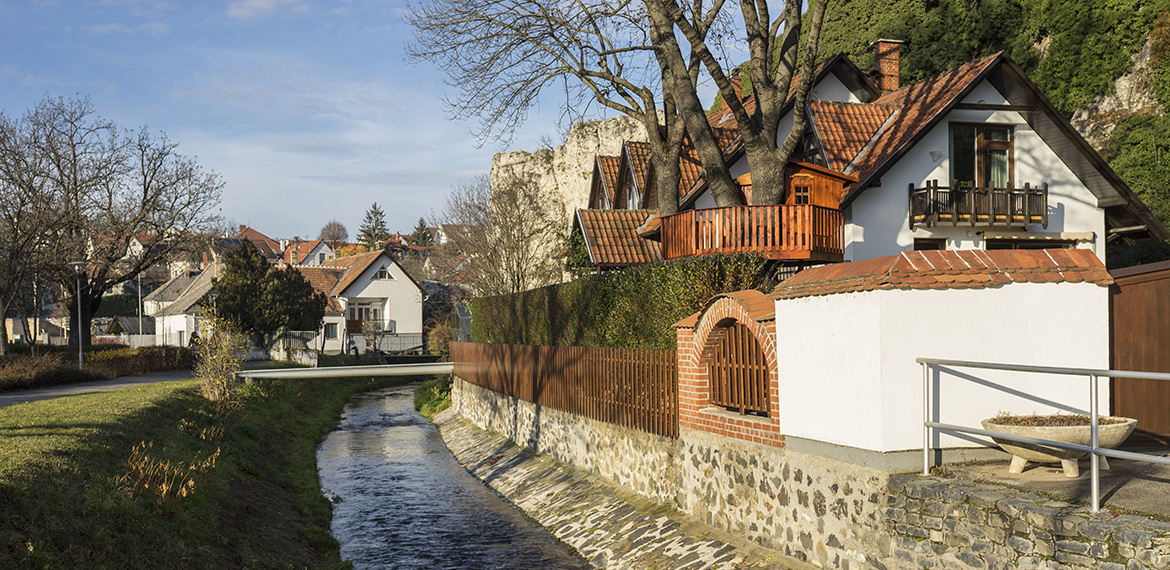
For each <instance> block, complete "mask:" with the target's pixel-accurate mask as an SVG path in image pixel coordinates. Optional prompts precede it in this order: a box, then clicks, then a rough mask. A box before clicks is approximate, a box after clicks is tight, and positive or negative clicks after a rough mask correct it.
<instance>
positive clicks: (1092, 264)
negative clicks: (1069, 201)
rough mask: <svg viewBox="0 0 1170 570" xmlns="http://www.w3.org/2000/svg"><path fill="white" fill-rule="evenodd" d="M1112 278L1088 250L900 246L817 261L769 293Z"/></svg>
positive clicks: (779, 296) (973, 286) (784, 294)
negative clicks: (879, 253) (884, 253)
mask: <svg viewBox="0 0 1170 570" xmlns="http://www.w3.org/2000/svg"><path fill="white" fill-rule="evenodd" d="M1082 281H1083V282H1086V283H1095V284H1097V285H1100V286H1103V287H1105V286H1108V285H1110V284H1111V283H1113V279H1112V278H1111V277H1109V273H1108V272H1107V271H1106V270H1105V265H1104V264H1103V263H1101V260H1100V259H1098V258H1097V256H1096V255H1094V254H1093V252H1092V251H1091V250H1087V249H1040V250H991V251H983V250H961V251H905V252H902V253H900V254H898V255H891V256H888V257H878V258H875V259H867V260H864V261H853V262H849V263H838V264H834V265H822V266H820V267H814V268H811V269H806V270H804V271H801V272H800V273H797V274H796V275H795V276H793V277H791V278H789V279H787V280H785V281H783V282H782V283H780V285H778V286H777V287H776V289H775V290H774V291H773V292H772V294H771V295H769V297H770V298H773V299H795V298H798V297H813V296H818V295H831V294H834V293H853V292H858V291H873V290H881V289H976V288H981V287H1000V286H1003V285H1004V284H1007V283H1065V282H1068V283H1080V282H1082Z"/></svg>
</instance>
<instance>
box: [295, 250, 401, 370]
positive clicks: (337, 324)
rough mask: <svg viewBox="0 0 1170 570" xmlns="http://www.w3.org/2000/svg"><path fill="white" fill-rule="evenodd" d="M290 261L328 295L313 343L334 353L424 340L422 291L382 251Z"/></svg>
mask: <svg viewBox="0 0 1170 570" xmlns="http://www.w3.org/2000/svg"><path fill="white" fill-rule="evenodd" d="M293 267H295V268H296V269H297V270H298V271H300V272H301V274H302V275H304V276H305V278H306V279H307V280H308V281H309V283H310V284H311V285H312V286H313V288H314V289H316V290H317V291H320V292H322V293H323V294H325V296H326V298H327V299H328V300H329V302H328V305H326V311H325V320H324V322H323V324H322V330H321V331H320V334H319V336H318V337H317V340H316V341H315V342H314V345H313V347H314V348H316V349H318V350H321V351H322V352H326V353H331V354H336V353H339V352H347V351H349V350H351V349H353V350H357V351H358V352H365V351H366V350H374V349H378V350H383V351H401V350H409V349H412V348H416V347H420V346H422V344H423V340H422V333H423V323H422V303H423V291H422V289H421V288H420V287H419V286H418V283H416V282H415V280H414V278H412V277H411V276H410V275H409V274H408V273H407V272H406V270H404V269H403V268H402V266H401V265H399V263H398V262H397V261H395V260H394V258H392V257H390V256H389V255H387V254H386V252H385V251H383V250H379V251H374V252H370V253H363V254H361V255H352V256H348V257H337V258H333V259H329V260H326V261H325V263H324V264H323V265H299V266H293Z"/></svg>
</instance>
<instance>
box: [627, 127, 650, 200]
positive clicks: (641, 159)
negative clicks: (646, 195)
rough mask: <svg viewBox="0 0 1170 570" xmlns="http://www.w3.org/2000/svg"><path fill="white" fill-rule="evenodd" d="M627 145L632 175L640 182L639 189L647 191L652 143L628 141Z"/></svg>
mask: <svg viewBox="0 0 1170 570" xmlns="http://www.w3.org/2000/svg"><path fill="white" fill-rule="evenodd" d="M625 146H626V156H627V157H628V161H629V166H628V168H629V169H630V176H632V177H633V179H634V181H635V182H636V183H637V184H638V190H639V191H641V192H645V191H646V180H647V176H646V175H647V174H649V171H650V143H644V142H633V141H627V142H626V145H625ZM638 206H640V204H626V208H637V207H638Z"/></svg>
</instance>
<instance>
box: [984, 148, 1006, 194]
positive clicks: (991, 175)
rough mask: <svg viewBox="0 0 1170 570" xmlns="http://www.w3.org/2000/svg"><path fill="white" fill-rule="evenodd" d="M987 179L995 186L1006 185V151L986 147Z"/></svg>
mask: <svg viewBox="0 0 1170 570" xmlns="http://www.w3.org/2000/svg"><path fill="white" fill-rule="evenodd" d="M986 152H987V154H986V157H987V158H986V160H987V181H988V182H990V183H991V185H992V186H993V187H995V188H1007V187H1008V151H1007V150H1006V149H995V148H993V149H987V151H986Z"/></svg>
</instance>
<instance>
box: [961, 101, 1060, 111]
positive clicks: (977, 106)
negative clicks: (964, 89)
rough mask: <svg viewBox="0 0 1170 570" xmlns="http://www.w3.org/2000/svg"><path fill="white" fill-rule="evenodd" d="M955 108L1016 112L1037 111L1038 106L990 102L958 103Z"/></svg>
mask: <svg viewBox="0 0 1170 570" xmlns="http://www.w3.org/2000/svg"><path fill="white" fill-rule="evenodd" d="M955 109H959V110H962V111H1015V112H1017V113H1038V112H1040V108H1039V107H1036V106H1034V105H994V104H991V103H959V104H958V105H955Z"/></svg>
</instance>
